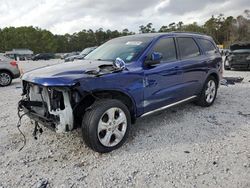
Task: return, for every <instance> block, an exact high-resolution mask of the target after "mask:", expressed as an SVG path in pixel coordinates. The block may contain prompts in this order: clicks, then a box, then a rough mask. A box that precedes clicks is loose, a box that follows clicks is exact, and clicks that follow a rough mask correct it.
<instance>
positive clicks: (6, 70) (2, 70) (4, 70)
mask: <svg viewBox="0 0 250 188" xmlns="http://www.w3.org/2000/svg"><path fill="white" fill-rule="evenodd" d="M0 72H7V73H9V74H10V75H11V78H12V79H13V78H14V75H13V73H12V72H11V71H10V70H8V69H0Z"/></svg>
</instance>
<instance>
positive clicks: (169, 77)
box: [144, 37, 181, 113]
mask: <svg viewBox="0 0 250 188" xmlns="http://www.w3.org/2000/svg"><path fill="white" fill-rule="evenodd" d="M152 52H159V53H161V54H162V56H163V58H162V60H161V63H160V64H157V65H154V66H151V67H145V68H144V113H145V112H149V111H152V110H155V109H157V108H160V107H162V106H166V105H168V104H170V103H173V102H175V101H177V100H178V99H179V96H180V91H181V89H180V83H181V71H180V69H179V64H180V62H179V60H178V59H177V51H176V44H175V40H174V38H172V37H170V38H161V39H159V40H158V41H157V42H156V44H155V45H154V46H153V47H152V49H151V51H150V52H149V54H148V57H150V55H151V53H152Z"/></svg>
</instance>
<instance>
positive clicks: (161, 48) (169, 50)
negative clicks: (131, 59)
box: [152, 38, 177, 61]
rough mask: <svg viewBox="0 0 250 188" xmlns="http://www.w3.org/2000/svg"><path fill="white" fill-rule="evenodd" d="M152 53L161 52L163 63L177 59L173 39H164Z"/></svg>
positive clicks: (158, 42) (156, 45)
mask: <svg viewBox="0 0 250 188" xmlns="http://www.w3.org/2000/svg"><path fill="white" fill-rule="evenodd" d="M152 52H160V53H161V54H162V61H171V60H175V59H177V57H176V48H175V42H174V39H173V38H163V39H160V40H159V41H157V43H156V44H155V46H154V47H153V50H152Z"/></svg>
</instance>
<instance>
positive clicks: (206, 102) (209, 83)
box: [196, 76, 218, 107]
mask: <svg viewBox="0 0 250 188" xmlns="http://www.w3.org/2000/svg"><path fill="white" fill-rule="evenodd" d="M217 90H218V81H217V80H216V79H215V78H214V77H213V76H209V77H208V78H207V80H206V82H205V84H204V86H203V89H202V91H201V94H200V97H199V99H198V100H197V102H196V103H197V104H198V105H199V106H203V107H208V106H211V105H212V104H213V103H214V101H215V99H216V96H217Z"/></svg>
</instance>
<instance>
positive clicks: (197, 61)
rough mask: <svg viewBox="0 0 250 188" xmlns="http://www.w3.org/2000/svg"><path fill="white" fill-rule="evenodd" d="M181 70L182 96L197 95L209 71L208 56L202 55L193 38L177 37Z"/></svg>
mask: <svg viewBox="0 0 250 188" xmlns="http://www.w3.org/2000/svg"><path fill="white" fill-rule="evenodd" d="M176 41H177V45H178V53H179V57H180V69H181V70H182V72H183V74H182V78H181V79H182V81H181V84H182V89H183V92H182V96H181V98H183V99H184V98H188V97H191V96H194V95H197V94H198V93H199V91H200V89H201V87H202V85H203V82H204V81H203V79H204V78H205V76H206V71H207V60H208V59H207V56H206V55H204V54H203V53H202V50H201V49H200V48H199V46H198V44H197V41H195V39H194V38H193V37H177V38H176Z"/></svg>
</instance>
